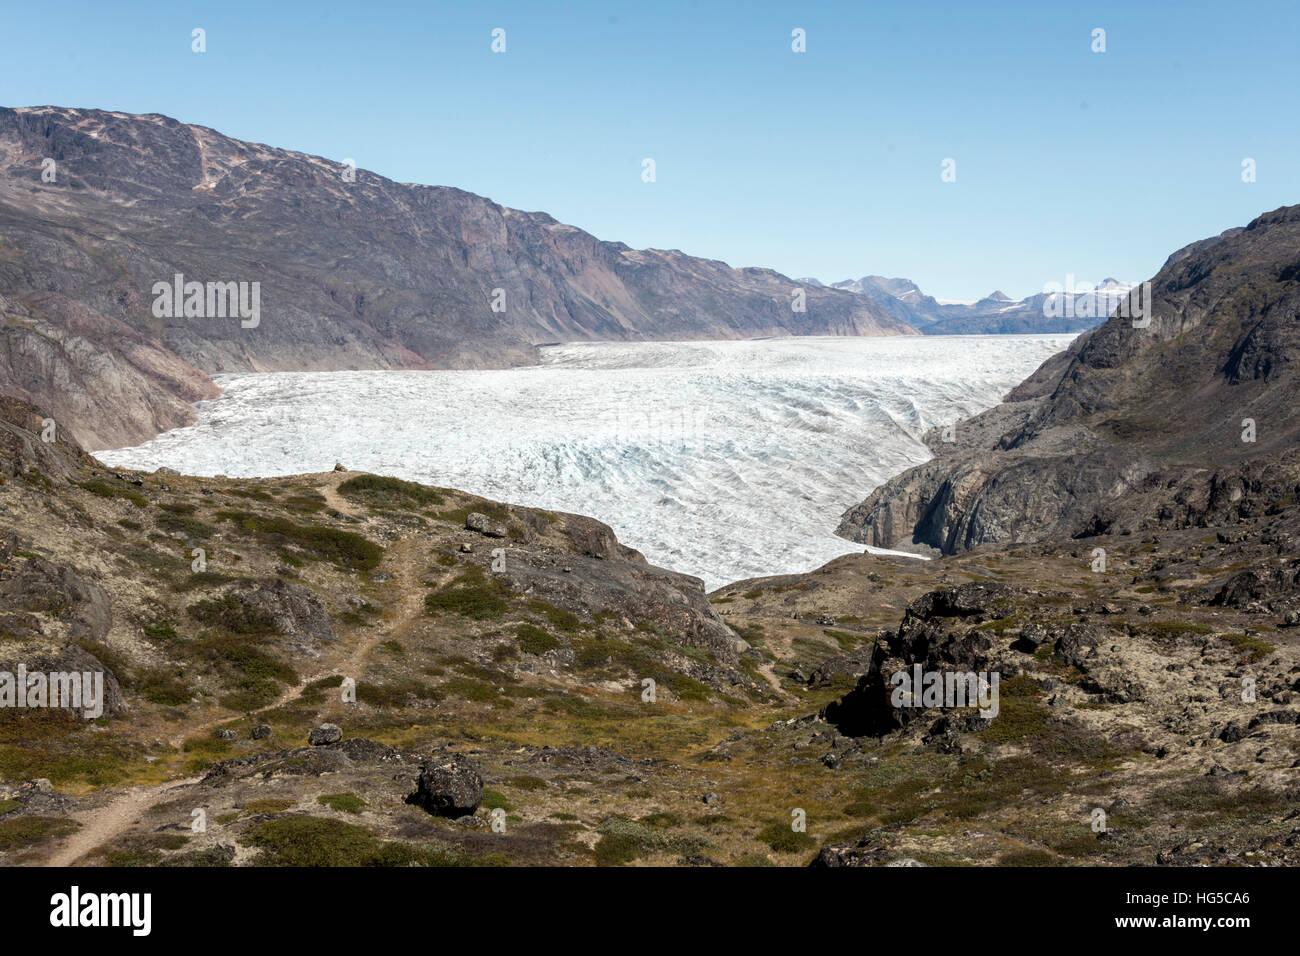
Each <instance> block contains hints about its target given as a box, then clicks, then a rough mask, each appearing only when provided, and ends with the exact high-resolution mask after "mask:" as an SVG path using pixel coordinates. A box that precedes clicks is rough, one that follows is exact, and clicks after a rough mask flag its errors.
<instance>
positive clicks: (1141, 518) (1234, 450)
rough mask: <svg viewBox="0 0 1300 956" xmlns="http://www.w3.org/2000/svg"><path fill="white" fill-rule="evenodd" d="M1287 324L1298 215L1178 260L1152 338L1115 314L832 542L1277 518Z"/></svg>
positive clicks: (1292, 404)
mask: <svg viewBox="0 0 1300 956" xmlns="http://www.w3.org/2000/svg"><path fill="white" fill-rule="evenodd" d="M1133 295H1134V298H1133V311H1134V312H1136V311H1137V308H1138V298H1137V297H1138V295H1139V293H1138V292H1135V293H1134V294H1133ZM1298 314H1300V206H1290V207H1284V208H1281V209H1278V210H1275V211H1273V212H1271V213H1267V214H1265V215H1263V216H1260V217H1259V218H1258V219H1256V220H1255V221H1254V222H1252V223H1251V224H1250V225H1249V226H1247V227H1246V228H1245V229H1243V230H1236V231H1229V232H1228V233H1224V234H1223V235H1222V236H1219V237H1216V238H1215V239H1214V240H1206V241H1202V242H1198V243H1195V244H1193V245H1192V246H1189V247H1188V248H1186V249H1183V250H1180V251H1179V252H1177V253H1175V254H1174V255H1172V256H1171V257H1170V259H1169V261H1168V262H1167V263H1166V264H1165V266H1164V268H1162V269H1161V271H1160V273H1159V274H1158V275H1157V276H1156V277H1155V278H1154V279H1153V280H1152V283H1151V308H1150V318H1151V321H1150V325H1149V326H1147V327H1145V328H1134V327H1133V320H1132V319H1130V318H1125V317H1122V316H1120V315H1118V314H1117V315H1115V316H1113V317H1111V318H1110V319H1109V320H1108V321H1107V322H1106V323H1105V324H1103V325H1101V326H1099V327H1098V328H1097V329H1095V330H1093V331H1092V332H1089V333H1087V334H1085V335H1083V336H1081V337H1080V338H1079V339H1077V340H1076V341H1075V342H1074V343H1073V344H1072V346H1071V347H1070V349H1069V350H1068V351H1067V352H1066V353H1064V354H1063V355H1060V356H1056V357H1054V358H1052V359H1050V360H1049V361H1048V362H1046V363H1045V364H1044V365H1043V366H1042V367H1041V368H1040V369H1039V370H1038V371H1037V372H1036V373H1035V374H1034V375H1033V376H1032V377H1031V378H1030V379H1029V380H1027V381H1026V382H1025V383H1023V384H1022V385H1021V386H1020V387H1018V388H1017V389H1016V390H1014V391H1013V392H1012V393H1011V394H1010V395H1008V397H1007V400H1006V402H1004V404H1002V405H1000V406H998V407H997V408H994V409H991V410H990V411H988V412H986V413H984V414H983V415H980V416H977V417H976V418H973V419H970V420H968V421H966V422H962V423H960V424H959V425H958V426H957V428H956V440H955V441H952V442H946V443H945V442H942V441H940V440H939V439H940V436H939V434H938V433H937V432H936V433H934V434H932V435H931V436H930V437H929V438H928V441H929V442H930V444H931V447H932V448H933V449H934V450H935V453H936V456H937V457H936V458H935V459H934V460H932V461H930V462H927V463H925V464H924V465H921V466H919V467H917V468H913V469H911V470H910V471H907V472H905V473H904V474H902V475H899V476H898V477H896V478H894V479H893V480H891V481H889V482H887V483H886V484H884V485H882V486H881V487H880V488H878V489H876V490H875V491H874V492H873V493H872V494H871V495H870V497H868V498H867V499H866V500H865V501H864V502H863V503H862V504H860V505H858V506H856V507H854V508H851V509H850V510H849V511H847V512H846V513H845V515H844V517H843V520H842V522H841V524H840V528H839V533H840V534H842V535H844V536H846V537H849V538H851V539H852V540H855V541H862V542H866V543H869V544H876V545H894V544H900V543H913V544H923V545H927V546H929V547H932V548H938V549H940V550H942V551H944V552H946V553H955V552H959V551H963V550H967V549H969V548H973V547H975V546H977V545H979V544H982V543H985V542H1021V541H1036V540H1041V539H1043V538H1045V537H1048V536H1052V535H1061V534H1067V535H1073V536H1076V537H1083V536H1087V535H1090V534H1099V533H1103V532H1106V531H1112V530H1113V531H1117V532H1118V531H1136V530H1140V529H1144V528H1173V527H1186V526H1197V525H1203V524H1205V522H1206V521H1207V520H1208V518H1207V515H1209V513H1210V512H1214V511H1219V512H1223V511H1225V510H1231V509H1233V508H1237V509H1240V508H1247V507H1249V508H1258V509H1268V508H1279V507H1284V506H1285V503H1286V502H1287V501H1290V500H1291V499H1292V498H1293V497H1294V495H1295V493H1296V489H1297V487H1300V486H1298V485H1297V478H1300V456H1298V455H1297V452H1296V450H1295V446H1296V441H1297V438H1298V437H1300V407H1298V405H1297V402H1296V400H1295V396H1296V393H1297V385H1298V384H1300V383H1297V381H1296V379H1297V371H1298V368H1297V362H1298V361H1300V318H1298Z"/></svg>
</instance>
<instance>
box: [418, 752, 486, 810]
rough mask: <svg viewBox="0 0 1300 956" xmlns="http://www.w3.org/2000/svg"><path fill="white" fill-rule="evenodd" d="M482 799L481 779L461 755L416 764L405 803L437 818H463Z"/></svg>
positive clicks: (474, 767) (470, 761)
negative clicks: (411, 789)
mask: <svg viewBox="0 0 1300 956" xmlns="http://www.w3.org/2000/svg"><path fill="white" fill-rule="evenodd" d="M482 801H483V778H482V777H481V776H479V772H478V767H476V766H475V765H474V762H473V761H472V760H470V759H469V758H468V757H466V756H464V755H462V754H451V755H450V756H448V755H445V754H444V755H439V756H436V757H431V758H429V759H427V760H426V761H424V762H423V763H422V764H421V765H420V776H419V778H418V780H417V781H416V788H415V791H414V792H413V793H412V794H411V795H410V796H408V797H407V798H406V802H407V803H411V804H414V805H416V806H418V807H422V808H424V810H426V811H427V812H429V813H431V814H433V815H434V816H439V817H463V816H467V815H469V814H471V813H473V812H474V811H475V810H477V809H478V805H479V804H480V803H481V802H482Z"/></svg>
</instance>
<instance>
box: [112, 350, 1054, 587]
mask: <svg viewBox="0 0 1300 956" xmlns="http://www.w3.org/2000/svg"><path fill="white" fill-rule="evenodd" d="M1072 338H1073V336H1070V335H1024V336H925V337H922V336H900V337H897V338H785V339H768V340H759V341H745V342H690V343H646V344H576V345H562V346H554V347H548V348H545V349H543V350H542V363H541V364H540V365H539V366H536V367H531V368H519V369H510V370H504V371H438V372H386V371H379V372H295V373H288V372H277V373H262V374H239V375H223V376H218V377H217V381H218V383H219V384H220V385H221V386H222V387H223V388H224V392H223V394H222V396H221V397H220V398H218V399H215V400H213V401H207V402H200V403H198V405H197V406H196V412H197V415H198V421H197V422H196V424H194V425H192V426H190V427H187V428H179V429H175V430H173V431H170V432H167V433H166V434H163V435H159V436H158V437H157V438H155V439H154V440H153V441H150V442H148V443H147V444H144V445H139V446H137V447H134V448H124V449H119V450H116V451H107V452H99V453H98V457H99V458H100V459H101V460H103V461H104V462H105V463H107V464H111V465H114V466H117V467H129V468H139V469H145V470H151V469H154V468H157V467H159V466H162V465H167V466H170V467H172V468H175V469H177V470H178V471H181V472H183V473H186V474H196V475H216V474H224V475H230V476H232V477H234V476H239V477H255V476H271V475H288V474H296V473H302V472H320V471H328V470H329V469H330V468H332V467H333V466H334V463H335V462H336V461H340V462H343V463H344V464H345V465H346V466H347V467H348V468H350V469H353V470H357V471H370V472H376V473H379V474H385V475H395V476H398V477H400V478H406V479H410V480H413V481H421V482H426V483H428V484H434V485H441V486H445V487H452V488H459V489H461V490H464V491H469V492H472V493H474V494H478V495H483V496H485V497H488V498H494V499H499V500H502V501H507V502H511V503H515V504H524V505H533V506H537V507H542V508H549V509H554V510H560V511H570V512H577V513H580V514H586V515H591V516H593V517H596V518H599V519H601V520H602V521H605V522H607V523H609V524H610V525H611V526H612V527H613V528H614V530H615V532H616V533H617V534H618V537H619V540H620V541H622V542H623V543H624V544H627V545H630V546H632V547H635V548H637V549H639V550H641V551H642V552H644V554H645V555H646V557H647V558H648V559H649V560H650V561H651V563H653V564H658V565H661V566H664V567H669V568H673V569H675V570H679V571H685V572H688V573H690V574H695V575H698V576H700V577H702V578H703V579H704V580H705V583H706V585H707V586H708V587H709V588H710V589H712V588H715V587H717V586H719V585H722V584H725V583H727V582H729V581H734V580H738V579H741V578H746V577H754V576H758V575H768V574H782V573H790V572H796V571H807V570H810V569H812V568H814V567H817V566H818V565H820V564H823V563H825V562H826V561H828V560H830V559H831V558H833V557H836V556H837V555H841V554H844V553H847V552H849V551H855V550H861V549H862V546H861V545H856V544H854V543H852V542H849V541H845V540H844V539H842V538H838V537H836V536H835V535H834V533H833V532H834V529H835V527H836V525H837V524H838V523H839V518H840V515H841V513H842V512H843V511H844V510H845V509H846V508H848V507H850V506H852V505H854V504H856V503H858V502H859V501H861V500H862V499H863V498H865V497H866V496H867V494H868V493H869V492H870V491H871V490H872V489H873V488H875V487H876V486H877V485H879V484H880V483H881V482H883V481H885V480H886V479H888V478H889V477H891V476H893V475H895V474H897V473H899V472H901V471H903V470H904V469H906V468H908V467H910V466H912V465H915V464H918V463H920V462H922V461H925V460H926V459H927V458H929V457H930V453H929V451H928V449H927V448H926V447H925V446H924V445H923V444H922V443H921V442H920V440H919V438H920V436H921V434H922V433H923V432H924V431H925V430H926V429H928V428H930V427H933V426H934V425H936V424H943V423H947V422H951V421H955V420H957V419H960V418H963V417H965V416H967V415H971V414H974V413H976V412H979V411H982V410H984V409H986V408H988V407H990V406H992V405H994V404H996V403H997V402H998V401H999V400H1000V399H1001V397H1002V396H1003V395H1004V394H1005V393H1006V392H1007V391H1008V390H1009V389H1010V388H1011V387H1013V386H1014V385H1015V384H1017V383H1018V382H1020V381H1022V380H1023V379H1024V378H1025V377H1026V376H1027V375H1029V374H1030V373H1031V372H1032V371H1033V370H1034V369H1035V368H1037V367H1038V365H1039V364H1040V363H1042V361H1043V360H1044V359H1046V358H1047V357H1048V356H1050V355H1052V354H1053V353H1055V352H1059V351H1060V350H1062V349H1063V348H1065V347H1066V346H1067V345H1068V344H1069V342H1070V340H1071V339H1072Z"/></svg>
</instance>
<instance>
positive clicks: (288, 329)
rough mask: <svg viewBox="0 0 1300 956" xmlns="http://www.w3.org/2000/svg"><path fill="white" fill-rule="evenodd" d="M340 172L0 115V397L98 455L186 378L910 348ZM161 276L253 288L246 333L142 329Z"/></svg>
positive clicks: (761, 290)
mask: <svg viewBox="0 0 1300 956" xmlns="http://www.w3.org/2000/svg"><path fill="white" fill-rule="evenodd" d="M46 160H53V165H52V166H51V165H50V164H49V163H47V162H46ZM353 172H354V173H355V177H354V181H348V180H347V179H346V178H345V176H346V174H348V169H347V167H345V166H342V165H340V164H338V163H335V162H331V161H328V160H325V159H321V158H319V157H314V156H307V155H304V154H301V153H293V152H288V151H285V150H280V149H274V148H271V147H268V146H262V145H259V144H254V143H245V142H241V141H239V140H234V139H230V138H228V137H225V136H222V135H221V134H219V133H216V132H215V131H213V130H210V129H206V128H203V127H198V126H190V125H186V124H183V123H179V122H177V121H175V120H172V119H169V118H167V117H165V116H159V115H156V114H150V115H147V116H133V115H128V114H123V113H108V112H102V111H98V110H75V109H63V108H57V107H35V108H30V109H17V110H13V109H0V306H2V307H3V315H4V319H5V322H4V341H3V345H2V346H0V388H4V389H5V390H6V391H9V392H11V393H16V394H18V395H21V396H22V397H23V398H25V399H28V400H31V401H34V402H36V403H37V404H40V405H41V406H42V407H44V408H46V409H48V410H50V411H51V412H52V413H53V414H54V415H55V416H56V417H57V418H59V419H60V420H63V421H65V422H66V426H65V427H67V428H69V429H70V430H72V431H73V433H74V434H75V435H76V436H77V437H78V438H79V439H80V440H81V441H82V443H83V444H85V445H86V446H88V447H94V448H98V447H109V446H117V445H121V444H124V443H129V442H133V441H139V440H143V439H145V438H147V437H149V436H151V435H152V434H154V433H155V432H157V431H159V430H161V429H166V428H170V427H174V426H176V425H178V424H181V423H183V422H184V421H186V420H187V418H188V415H189V408H188V406H189V403H190V402H192V401H195V400H196V399H199V398H205V397H211V396H212V395H214V394H215V389H214V387H213V386H212V384H211V382H210V381H209V380H208V378H207V374H206V373H213V372H228V371H251V370H261V371H275V370H324V369H349V368H472V367H503V366H508V365H511V364H520V363H528V362H532V361H535V359H536V350H535V345H537V344H540V343H545V342H552V341H559V340H598V339H599V340H629V341H631V340H642V339H646V340H650V339H661V340H670V339H704V338H711V339H718V338H745V337H755V336H764V335H881V334H889V335H896V334H911V333H912V332H913V331H914V330H913V329H911V327H910V326H908V325H906V324H905V323H903V322H901V321H899V320H898V319H897V318H895V317H893V316H891V315H890V314H889V313H888V312H886V311H885V310H883V309H881V308H879V307H878V306H876V305H874V304H873V303H871V302H870V301H868V300H866V299H864V298H863V297H861V296H857V295H853V294H851V293H848V292H841V291H838V290H833V289H826V288H816V287H811V286H809V287H807V288H806V289H805V295H806V309H805V311H802V312H796V311H794V309H793V308H792V305H791V303H792V294H793V291H794V289H795V287H796V286H797V285H798V283H797V282H795V281H794V280H791V279H789V278H787V277H785V276H782V275H779V274H778V273H776V272H773V271H771V270H767V269H733V268H730V267H729V266H727V265H726V264H725V263H722V262H718V261H715V260H708V259H698V258H694V257H691V256H687V255H684V254H682V253H680V252H677V251H664V250H634V249H631V248H629V247H628V246H626V245H623V244H621V243H614V242H602V241H600V240H598V239H596V238H595V237H593V236H591V235H589V234H588V233H585V232H583V231H582V230H580V229H577V228H575V227H573V226H567V225H564V224H562V223H559V222H556V221H555V220H554V219H553V218H551V217H550V216H547V215H545V214H542V213H527V212H520V211H518V210H514V209H508V208H505V207H503V206H499V205H497V204H496V203H494V202H491V201H490V200H487V199H484V198H482V197H479V196H475V195H472V194H470V193H467V192H464V191H462V190H458V189H452V188H446V187H435V186H419V185H411V184H402V183H395V182H392V181H390V180H387V179H384V178H383V177H380V176H376V175H374V174H372V173H368V172H366V171H364V170H355V171H353ZM51 173H52V174H53V181H52V182H50V181H47V179H49V176H50V174H51ZM43 174H44V175H43ZM178 273H179V274H181V275H183V276H184V277H185V280H186V281H197V282H202V283H209V282H244V283H249V284H250V285H251V283H254V282H256V283H259V291H260V316H259V320H258V322H257V323H256V326H255V327H246V326H245V324H244V323H241V321H240V320H239V319H238V318H205V317H200V316H190V317H185V316H184V315H180V316H178V317H165V316H164V317H159V316H158V315H156V314H155V309H154V305H155V298H156V294H155V292H154V286H155V284H156V283H168V282H172V281H173V277H174V276H175V275H176V274H178ZM496 290H501V291H500V292H497V291H496ZM494 301H495V303H496V310H495V311H494V308H493V305H494Z"/></svg>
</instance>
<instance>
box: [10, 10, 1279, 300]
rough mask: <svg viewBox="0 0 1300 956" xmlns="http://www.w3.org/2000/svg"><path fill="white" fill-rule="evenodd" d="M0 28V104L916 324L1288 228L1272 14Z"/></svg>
mask: <svg viewBox="0 0 1300 956" xmlns="http://www.w3.org/2000/svg"><path fill="white" fill-rule="evenodd" d="M194 27H202V28H203V29H205V30H206V31H207V47H208V49H207V52H206V53H204V54H201V55H200V54H195V53H192V52H191V50H190V31H191V29H192V28H194ZM497 27H500V28H502V29H504V30H505V31H506V52H505V53H504V54H494V53H492V52H491V50H490V43H491V31H492V30H493V29H494V28H497ZM796 27H798V28H802V29H803V30H805V31H806V35H807V52H806V53H802V54H797V53H794V52H792V50H791V30H793V29H794V28H796ZM1098 27H1100V28H1103V29H1105V30H1106V47H1107V50H1106V52H1105V53H1093V52H1092V50H1091V44H1092V31H1093V29H1094V28H1098ZM5 28H6V29H5V37H4V52H5V55H4V58H3V61H0V105H5V106H33V105H40V104H57V105H61V106H81V107H100V108H105V109H115V110H123V111H129V112H141V113H145V112H157V113H165V114H167V115H170V116H174V117H176V118H177V119H180V120H183V121H186V122H191V123H198V124H201V125H205V126H211V127H213V128H215V129H217V130H219V131H221V132H223V133H226V134H228V135H231V136H235V137H238V138H241V139H249V140H255V141H259V142H264V143H269V144H271V145H274V146H282V147H286V148H290V149H298V150H303V151H306V152H310V153H317V154H320V155H322V156H326V157H329V158H332V159H336V160H341V159H344V158H349V157H350V158H354V159H355V160H356V162H357V164H358V165H359V166H361V167H362V168H365V169H369V170H373V171H374V172H376V173H380V174H382V175H384V176H388V177H391V178H393V179H397V180H402V181H410V182H421V183H431V184H439V185H450V186H458V187H461V188H463V189H467V190H470V191H472V192H476V193H480V194H482V195H485V196H488V197H490V198H492V199H494V200H496V201H497V202H500V203H503V204H505V205H509V206H514V207H518V208H523V209H529V210H544V211H546V212H548V213H550V214H552V215H554V216H555V217H556V218H557V219H560V220H562V221H565V222H570V223H573V224H574V225H577V226H580V227H582V228H584V229H587V230H589V231H590V232H592V233H594V234H595V235H597V236H599V237H600V238H602V239H610V240H620V241H623V242H626V243H628V244H629V245H632V246H636V247H644V246H653V247H658V248H670V249H681V250H683V251H685V252H688V253H691V254H693V255H700V256H708V257H711V258H717V259H723V260H725V261H727V262H729V263H730V264H732V265H736V266H751V265H756V266H769V267H772V268H775V269H778V270H780V271H781V272H784V273H787V274H789V275H792V276H796V277H798V276H815V277H817V278H820V279H822V280H824V281H834V280H838V279H843V278H852V277H858V276H861V275H865V274H868V273H881V274H885V275H900V276H906V277H908V278H911V279H913V280H915V281H916V282H918V283H919V284H920V285H921V287H922V288H923V289H925V290H926V291H927V292H929V293H931V294H933V295H937V296H939V297H941V298H954V299H969V298H977V297H979V296H981V295H984V294H986V293H988V292H989V291H991V290H992V289H993V288H994V287H995V286H996V287H1000V288H1001V289H1002V290H1003V291H1005V292H1007V293H1008V294H1011V295H1013V296H1015V297H1020V296H1024V295H1028V294H1031V293H1034V292H1037V291H1041V289H1042V287H1043V285H1044V284H1045V283H1048V282H1058V283H1059V282H1064V281H1065V278H1066V274H1067V273H1073V274H1074V275H1075V276H1076V277H1077V278H1079V279H1086V280H1089V281H1098V280H1100V279H1101V278H1103V277H1105V276H1107V275H1111V276H1114V277H1116V278H1119V279H1121V280H1126V281H1136V280H1140V279H1144V278H1148V277H1149V276H1150V275H1152V274H1153V273H1154V272H1155V271H1156V270H1157V269H1158V268H1159V266H1160V265H1161V263H1162V262H1163V261H1164V259H1165V257H1166V256H1167V255H1168V254H1169V253H1170V252H1171V251H1173V250H1174V249H1175V248H1177V247H1179V246H1181V245H1184V244H1186V243H1187V242H1190V241H1192V240H1195V239H1199V238H1202V237H1204V236H1207V235H1211V234H1214V233H1217V232H1220V231H1222V230H1223V229H1226V228H1228V227H1230V226H1234V225H1243V224H1245V223H1246V222H1247V221H1248V220H1250V219H1251V218H1253V217H1254V216H1256V215H1257V214H1259V213H1260V212H1262V211H1265V210H1268V209H1273V208H1276V207H1277V206H1280V205H1285V204H1288V203H1295V202H1300V124H1297V122H1296V102H1295V97H1296V93H1297V90H1300V56H1297V50H1298V48H1300V39H1298V38H1300V4H1297V3H1295V2H1294V0H1286V2H1281V0H1270V2H1251V0H1238V2H1234V3H1232V4H1222V3H1209V2H1199V0H1192V2H1187V0H1184V2H1179V3H1176V4H1173V3H1167V2H1125V3H1096V2H1093V3H1070V2H1058V0H1038V2H989V3H975V2H956V3H941V2H925V0H912V2H898V3H867V2H861V0H859V2H843V3H841V2H817V3H810V2H808V0H803V2H795V3H769V2H763V0H748V2H737V3H730V2H715V3H706V2H697V3H690V2H672V0H656V2H653V3H647V2H638V3H621V2H605V3H587V2H567V3H560V2H545V0H534V2H520V3H492V2H478V3H469V2H466V3H436V2H422V3H392V4H384V3H371V4H365V3H348V4H331V3H329V2H326V0H319V2H313V3H298V2H284V0H281V2H275V3H270V2H265V0H263V2H260V3H245V2H229V0H226V2H220V3H190V4H185V3H175V2H170V3H162V2H159V3H116V4H103V3H80V2H62V3H60V4H59V5H58V7H57V10H55V9H53V8H51V7H49V6H48V5H43V4H11V5H9V8H8V10H7V11H6V13H5ZM646 157H650V158H653V159H654V160H655V162H656V173H657V179H656V181H655V182H654V183H646V182H643V181H642V178H641V168H642V167H641V163H642V160H643V159H644V158H646ZM947 158H952V159H954V160H956V171H957V179H956V182H951V183H945V182H942V181H941V178H940V171H941V163H942V161H943V160H944V159H947ZM1244 158H1252V159H1254V160H1255V161H1256V164H1257V181H1256V182H1254V183H1243V182H1242V177H1241V163H1242V160H1243V159H1244Z"/></svg>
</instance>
